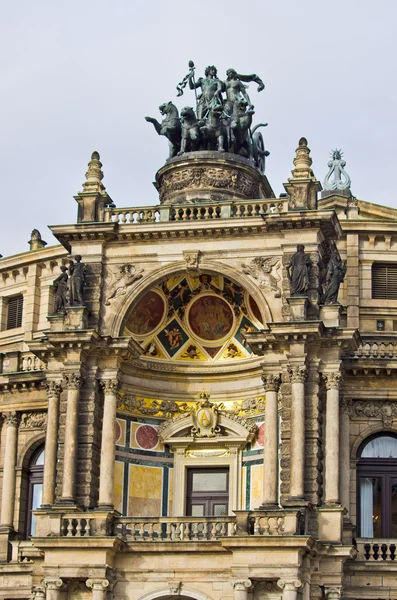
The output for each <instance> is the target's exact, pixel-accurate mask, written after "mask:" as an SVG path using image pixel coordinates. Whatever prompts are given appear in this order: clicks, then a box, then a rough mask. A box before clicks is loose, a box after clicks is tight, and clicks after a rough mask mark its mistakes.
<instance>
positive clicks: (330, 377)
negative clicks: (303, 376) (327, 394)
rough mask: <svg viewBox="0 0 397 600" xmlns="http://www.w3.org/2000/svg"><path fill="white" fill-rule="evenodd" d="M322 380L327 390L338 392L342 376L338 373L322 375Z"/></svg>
mask: <svg viewBox="0 0 397 600" xmlns="http://www.w3.org/2000/svg"><path fill="white" fill-rule="evenodd" d="M323 380H324V383H325V388H326V389H327V390H339V389H340V387H341V385H342V380H343V376H342V373H340V372H335V373H323Z"/></svg>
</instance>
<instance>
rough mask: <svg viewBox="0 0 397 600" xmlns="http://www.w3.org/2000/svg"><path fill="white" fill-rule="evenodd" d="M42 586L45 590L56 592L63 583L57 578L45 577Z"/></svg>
mask: <svg viewBox="0 0 397 600" xmlns="http://www.w3.org/2000/svg"><path fill="white" fill-rule="evenodd" d="M43 585H44V587H45V588H46V589H47V590H58V589H59V588H61V587H62V586H63V581H62V579H59V578H58V579H55V578H54V579H51V578H47V577H46V578H45V579H43Z"/></svg>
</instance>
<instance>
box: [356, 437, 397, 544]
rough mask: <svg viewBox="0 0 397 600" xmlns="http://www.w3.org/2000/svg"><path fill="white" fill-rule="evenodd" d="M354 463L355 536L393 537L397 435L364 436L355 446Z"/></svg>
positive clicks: (396, 503) (395, 529)
mask: <svg viewBox="0 0 397 600" xmlns="http://www.w3.org/2000/svg"><path fill="white" fill-rule="evenodd" d="M359 456H360V458H359V461H358V464H357V491H358V507H357V513H358V523H359V535H360V537H364V538H396V537H397V437H395V436H394V435H393V434H390V433H389V434H388V433H385V434H381V435H376V436H371V437H370V438H367V439H366V440H365V441H364V442H363V444H362V445H361V447H360V448H359Z"/></svg>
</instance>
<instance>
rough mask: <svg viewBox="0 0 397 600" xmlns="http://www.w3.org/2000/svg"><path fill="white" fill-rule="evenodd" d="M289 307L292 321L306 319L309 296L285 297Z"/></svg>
mask: <svg viewBox="0 0 397 600" xmlns="http://www.w3.org/2000/svg"><path fill="white" fill-rule="evenodd" d="M287 302H288V304H289V305H290V307H291V314H292V319H291V320H292V321H306V319H307V309H308V307H309V298H308V297H307V296H291V297H290V298H287Z"/></svg>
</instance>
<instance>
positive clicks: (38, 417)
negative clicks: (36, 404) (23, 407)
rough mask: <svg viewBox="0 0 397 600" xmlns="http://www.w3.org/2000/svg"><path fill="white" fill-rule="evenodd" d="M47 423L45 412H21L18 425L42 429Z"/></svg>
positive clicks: (25, 427)
mask: <svg viewBox="0 0 397 600" xmlns="http://www.w3.org/2000/svg"><path fill="white" fill-rule="evenodd" d="M46 424H47V413H45V412H27V413H22V416H21V423H20V427H21V428H24V429H43V428H44V427H45V426H46Z"/></svg>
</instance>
